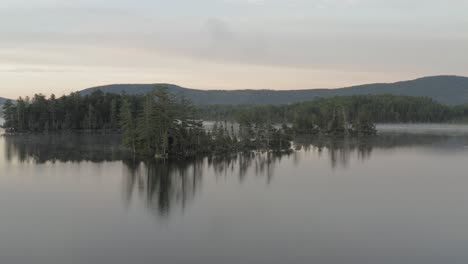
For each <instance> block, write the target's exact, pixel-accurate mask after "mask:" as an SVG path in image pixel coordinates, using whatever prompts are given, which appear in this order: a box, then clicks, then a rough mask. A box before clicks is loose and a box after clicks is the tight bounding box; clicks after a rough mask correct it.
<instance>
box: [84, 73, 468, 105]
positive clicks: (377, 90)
mask: <svg viewBox="0 0 468 264" xmlns="http://www.w3.org/2000/svg"><path fill="white" fill-rule="evenodd" d="M156 86H159V87H161V86H166V87H167V88H168V89H169V91H170V92H172V93H174V94H178V95H183V96H185V97H187V98H188V99H191V100H192V101H193V102H194V103H196V104H201V105H206V104H288V103H295V102H302V101H309V100H312V99H314V98H317V97H332V96H346V95H358V94H394V95H409V96H424V97H430V98H433V99H434V100H436V101H438V102H440V103H443V104H450V105H457V104H466V103H468V77H460V76H433V77H425V78H420V79H416V80H411V81H403V82H396V83H377V84H366V85H359V86H352V87H346V88H338V89H307V90H282V91H279V90H230V91H227V90H196V89H188V88H183V87H180V86H177V85H172V84H114V85H107V86H100V87H93V88H89V89H86V90H83V91H81V93H82V94H90V93H92V92H93V91H95V90H102V91H103V92H109V93H122V92H125V93H127V94H145V93H147V92H149V91H151V90H153V89H154V88H155V87H156Z"/></svg>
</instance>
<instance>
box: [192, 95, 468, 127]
mask: <svg viewBox="0 0 468 264" xmlns="http://www.w3.org/2000/svg"><path fill="white" fill-rule="evenodd" d="M333 109H335V110H336V109H341V111H344V112H345V114H346V117H347V119H348V120H353V119H355V118H356V117H357V116H358V115H366V116H367V118H369V119H370V120H371V121H372V122H375V123H434V122H449V121H457V120H462V119H465V118H466V117H468V105H459V106H448V105H442V104H440V103H437V102H435V101H434V100H433V99H431V98H426V97H412V96H399V95H353V96H338V97H332V98H318V99H316V100H313V101H308V102H303V103H295V104H290V105H275V106H273V105H267V106H260V105H213V106H210V105H207V106H201V107H200V111H199V114H200V117H204V118H205V119H207V120H238V119H239V118H242V116H246V115H247V116H250V117H251V118H252V119H269V120H270V121H271V122H275V123H283V122H288V123H297V125H300V124H301V123H302V124H303V123H305V122H316V123H321V120H322V119H328V118H329V114H327V112H330V111H333ZM304 119H305V120H304Z"/></svg>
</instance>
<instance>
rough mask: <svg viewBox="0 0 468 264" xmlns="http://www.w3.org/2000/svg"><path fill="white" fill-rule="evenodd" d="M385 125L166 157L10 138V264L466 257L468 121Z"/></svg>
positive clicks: (1, 241) (6, 235) (2, 154)
mask: <svg viewBox="0 0 468 264" xmlns="http://www.w3.org/2000/svg"><path fill="white" fill-rule="evenodd" d="M441 127H442V128H443V129H442V130H441V129H440V128H441ZM415 128H416V129H415ZM379 129H380V134H379V136H377V137H375V138H371V139H365V140H362V139H361V140H359V139H352V140H338V139H335V140H330V139H317V138H310V137H300V138H298V139H297V140H296V144H295V151H294V152H292V153H290V154H282V155H280V154H271V153H270V154H267V153H263V154H251V155H246V154H244V155H236V156H232V157H224V158H219V157H218V158H216V157H211V158H208V157H204V158H198V159H192V160H184V161H171V162H166V163H164V162H138V161H134V160H133V158H132V157H130V156H128V154H127V153H126V152H125V151H124V150H123V149H122V148H121V147H120V146H119V144H118V142H119V136H118V135H106V136H105V135H67V134H62V135H56V136H54V137H52V136H47V135H29V136H24V135H23V136H4V137H0V175H1V177H0V209H1V218H0V263H48V264H49V263H233V264H234V263H278V264H280V263H281V264H284V263H346V264H349V263H353V264H354V263H356V264H363V263H379V264H381V263H399V264H401V263H425V264H427V263H468V251H467V248H468V228H466V226H467V224H468V192H467V189H468V173H467V171H468V169H467V168H468V133H465V132H463V131H464V130H466V131H468V130H467V127H463V126H462V127H461V128H460V127H457V128H454V127H453V126H452V127H450V126H448V127H447V126H426V127H424V126H423V127H421V126H416V127H411V126H409V127H408V126H404V127H401V126H400V127H398V126H388V125H383V126H380V127H379ZM434 131H436V132H434ZM460 131H461V132H460Z"/></svg>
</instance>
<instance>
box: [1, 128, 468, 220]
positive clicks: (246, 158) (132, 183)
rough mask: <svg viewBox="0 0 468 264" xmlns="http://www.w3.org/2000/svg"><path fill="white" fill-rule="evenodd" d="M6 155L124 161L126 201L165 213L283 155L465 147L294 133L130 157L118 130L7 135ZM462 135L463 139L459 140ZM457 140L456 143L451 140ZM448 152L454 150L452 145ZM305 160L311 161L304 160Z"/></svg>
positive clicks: (438, 140) (445, 139) (268, 176)
mask: <svg viewBox="0 0 468 264" xmlns="http://www.w3.org/2000/svg"><path fill="white" fill-rule="evenodd" d="M1 140H2V141H3V142H4V144H3V145H4V148H5V149H4V150H5V152H4V153H5V154H4V157H5V159H6V160H7V161H10V162H11V161H15V162H16V161H18V162H23V163H26V162H28V163H29V162H36V163H45V162H51V163H54V162H81V161H89V162H103V161H122V162H123V165H124V166H123V167H124V184H123V190H122V191H123V195H124V197H125V201H126V203H127V204H128V205H130V204H131V203H132V201H136V200H138V201H143V202H144V204H145V206H146V207H147V208H148V209H149V210H150V211H151V212H154V213H155V214H157V215H158V216H168V215H169V214H170V212H172V211H174V210H175V209H176V208H180V209H182V210H183V209H184V208H186V206H187V205H188V204H189V203H190V202H191V201H193V200H194V198H195V197H196V195H197V193H199V192H200V190H201V188H202V183H203V180H204V178H212V177H214V179H219V178H225V179H229V180H232V179H235V180H238V182H239V183H241V184H242V183H244V182H245V181H247V180H248V178H249V177H264V178H265V183H266V184H270V183H271V182H272V180H273V179H274V176H275V171H276V170H277V169H278V167H279V166H280V164H282V163H281V161H282V159H288V160H290V162H292V164H295V165H298V164H299V163H301V162H304V161H303V160H301V159H304V158H307V156H308V155H307V153H314V154H316V155H317V156H318V157H322V156H325V157H326V159H327V160H329V161H330V165H331V167H332V168H337V167H347V166H349V164H350V160H351V159H352V158H357V159H359V160H362V161H366V160H368V159H370V158H371V156H372V154H373V152H374V150H375V149H385V150H389V151H391V150H392V149H395V148H398V147H409V146H425V145H428V146H433V145H435V144H438V146H439V147H438V148H437V149H444V146H447V147H450V146H452V145H456V146H465V145H467V143H468V139H467V138H466V137H457V138H454V137H449V136H440V135H410V134H406V135H405V134H398V135H392V134H387V135H380V136H378V137H372V138H320V137H305V136H304V137H297V138H296V139H295V142H294V148H295V151H292V152H290V153H274V152H264V153H239V154H236V155H229V156H205V157H199V158H196V159H188V160H172V161H165V162H164V161H156V160H152V161H139V160H133V159H132V158H133V157H131V156H129V155H128V153H127V152H126V151H125V150H124V149H122V148H121V147H120V144H119V141H120V138H119V136H118V135H76V134H73V135H67V134H60V135H53V136H52V135H20V136H5V137H3V138H2V139H1ZM460 140H462V141H463V142H459V141H460ZM454 141H457V142H454ZM450 151H453V149H452V148H451V149H450ZM307 162H309V161H307Z"/></svg>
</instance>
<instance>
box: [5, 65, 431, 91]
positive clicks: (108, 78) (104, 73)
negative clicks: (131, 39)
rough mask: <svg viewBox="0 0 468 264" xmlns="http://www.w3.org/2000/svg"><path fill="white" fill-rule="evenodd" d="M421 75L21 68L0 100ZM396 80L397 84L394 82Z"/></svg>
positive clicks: (231, 68)
mask: <svg viewBox="0 0 468 264" xmlns="http://www.w3.org/2000/svg"><path fill="white" fill-rule="evenodd" d="M416 77H422V76H410V75H407V76H405V75H404V74H402V75H401V76H391V75H385V74H376V73H368V72H334V71H326V70H325V71H320V70H311V69H304V68H282V67H267V66H254V65H250V66H245V65H222V67H221V65H216V64H213V65H203V66H200V65H197V64H194V65H190V66H188V65H186V66H185V67H179V68H178V69H161V68H141V69H138V68H137V69H135V68H94V67H87V68H68V69H65V70H58V69H56V70H54V69H53V68H52V69H51V68H48V69H41V68H25V69H24V70H23V71H22V70H19V69H17V70H16V72H11V71H10V72H6V71H4V72H0V79H1V80H2V84H1V86H2V88H1V89H0V97H5V98H11V99H15V98H17V97H19V96H23V97H25V96H32V95H33V94H35V93H42V94H45V95H50V94H55V95H57V96H61V95H64V94H69V93H71V92H75V91H79V90H82V89H85V88H90V87H94V86H100V85H108V84H117V83H123V84H128V83H132V84H134V83H171V84H176V85H180V86H182V87H187V88H194V89H204V90H214V89H223V90H224V89H226V90H235V89H273V90H286V89H287V90H289V89H314V88H341V87H346V86H351V85H358V84H365V83H374V82H393V81H399V80H403V79H411V78H416ZM399 78H402V79H399Z"/></svg>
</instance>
